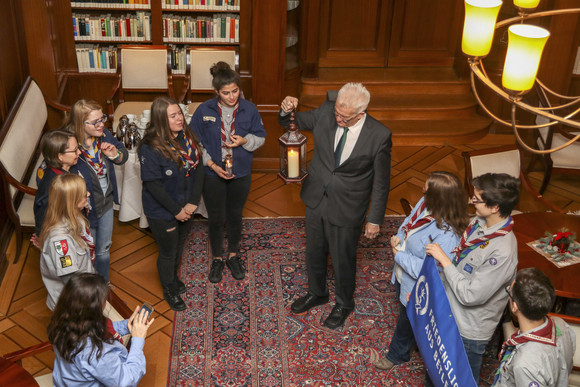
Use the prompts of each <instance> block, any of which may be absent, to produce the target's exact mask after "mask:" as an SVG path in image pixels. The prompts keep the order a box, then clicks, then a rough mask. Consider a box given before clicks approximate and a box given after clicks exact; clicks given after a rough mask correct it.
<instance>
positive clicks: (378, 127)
mask: <svg viewBox="0 0 580 387" xmlns="http://www.w3.org/2000/svg"><path fill="white" fill-rule="evenodd" d="M329 96H330V93H329ZM334 104H335V102H334V101H332V100H327V101H325V102H324V104H322V106H320V107H318V108H317V109H314V110H311V111H307V112H299V113H297V114H296V121H297V122H296V123H297V125H298V129H299V130H311V131H313V133H314V155H313V157H312V161H311V162H310V165H309V166H308V177H307V178H306V180H305V181H304V183H303V186H302V191H301V193H300V197H301V198H302V201H303V202H304V204H306V206H307V207H309V208H316V206H318V204H320V202H321V200H322V198H323V196H324V195H325V194H326V195H327V196H328V210H327V217H328V220H329V222H330V223H331V224H334V225H336V226H340V227H358V226H362V224H363V222H364V220H365V213H366V210H367V208H369V202H371V206H370V209H369V213H368V218H367V220H368V221H369V222H370V223H374V224H378V225H380V224H382V222H383V218H384V216H385V209H386V206H387V199H388V195H389V182H390V171H391V131H390V130H389V129H387V128H386V127H385V126H384V125H383V124H381V123H380V122H379V121H377V120H375V119H374V118H372V117H371V116H369V115H368V114H367V115H366V121H365V123H364V125H363V127H362V129H361V132H360V135H359V137H358V140H357V142H356V144H355V147H354V149H353V151H352V153H351V155H350V156H349V158H348V159H347V160H345V161H344V162H343V163H342V164H341V165H340V166H339V167H338V168H335V167H334V140H335V135H336V130H337V128H338V126H337V123H336V118H335V116H334ZM278 119H279V122H280V124H281V125H282V126H284V127H287V126H288V124H289V122H290V114H288V115H286V116H282V115H280V116H279V118H278Z"/></svg>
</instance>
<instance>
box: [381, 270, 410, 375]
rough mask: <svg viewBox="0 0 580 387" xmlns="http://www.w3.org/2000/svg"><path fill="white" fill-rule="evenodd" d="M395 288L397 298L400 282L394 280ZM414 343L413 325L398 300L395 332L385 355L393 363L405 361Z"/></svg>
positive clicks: (408, 358)
mask: <svg viewBox="0 0 580 387" xmlns="http://www.w3.org/2000/svg"><path fill="white" fill-rule="evenodd" d="M395 289H396V292H397V300H398V299H399V295H400V293H401V284H400V283H399V281H395ZM414 343H415V335H414V334H413V327H412V326H411V322H410V321H409V317H407V308H406V307H405V306H403V304H402V303H401V302H400V301H399V318H398V319H397V326H396V327H395V333H394V334H393V338H392V339H391V344H390V345H389V352H388V353H387V355H386V356H385V357H386V358H387V359H388V360H390V361H392V362H393V364H401V363H406V362H408V361H409V360H411V347H412V346H413V344H414Z"/></svg>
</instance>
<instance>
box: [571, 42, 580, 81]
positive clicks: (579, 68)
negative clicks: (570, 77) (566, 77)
mask: <svg viewBox="0 0 580 387" xmlns="http://www.w3.org/2000/svg"><path fill="white" fill-rule="evenodd" d="M572 74H580V47H578V51H577V53H576V61H575V62H574V68H573V69H572Z"/></svg>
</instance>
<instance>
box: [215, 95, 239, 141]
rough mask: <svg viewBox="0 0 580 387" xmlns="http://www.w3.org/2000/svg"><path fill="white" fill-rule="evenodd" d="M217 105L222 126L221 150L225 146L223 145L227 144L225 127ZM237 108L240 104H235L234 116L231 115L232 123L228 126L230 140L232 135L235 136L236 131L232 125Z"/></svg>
mask: <svg viewBox="0 0 580 387" xmlns="http://www.w3.org/2000/svg"><path fill="white" fill-rule="evenodd" d="M217 105H218V110H219V112H220V122H221V124H222V148H224V147H225V146H226V145H225V144H226V142H228V135H227V133H226V127H225V125H224V118H223V116H222V107H221V105H220V103H219V102H218V104H217ZM239 107H240V104H239V103H237V104H236V106H234V114H233V117H232V123H231V125H230V138H231V136H233V135H234V134H236V130H235V127H234V124H235V122H236V114H238V109H239Z"/></svg>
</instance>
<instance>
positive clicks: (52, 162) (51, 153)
mask: <svg viewBox="0 0 580 387" xmlns="http://www.w3.org/2000/svg"><path fill="white" fill-rule="evenodd" d="M71 137H75V135H74V134H72V133H70V132H66V131H64V130H53V131H50V132H47V133H46V134H45V135H44V136H42V140H40V149H41V151H42V157H44V161H45V162H46V165H48V166H49V167H53V168H62V163H61V161H60V160H59V158H58V155H59V154H60V153H64V152H65V151H66V146H67V145H68V139H69V138H71Z"/></svg>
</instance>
